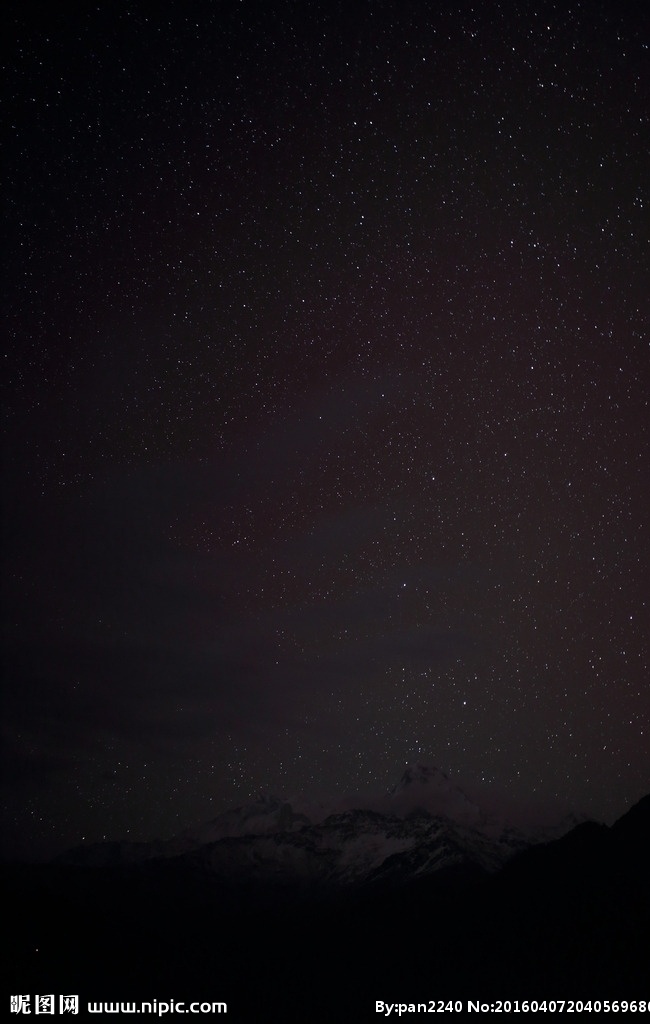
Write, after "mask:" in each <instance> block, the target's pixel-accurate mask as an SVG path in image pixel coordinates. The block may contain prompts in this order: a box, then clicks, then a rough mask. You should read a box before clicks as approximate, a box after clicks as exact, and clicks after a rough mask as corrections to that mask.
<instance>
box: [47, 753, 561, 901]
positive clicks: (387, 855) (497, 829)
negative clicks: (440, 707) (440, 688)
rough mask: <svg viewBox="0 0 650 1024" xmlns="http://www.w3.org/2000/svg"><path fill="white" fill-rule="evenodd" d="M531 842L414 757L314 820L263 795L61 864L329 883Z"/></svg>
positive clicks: (419, 868) (497, 862) (462, 860)
mask: <svg viewBox="0 0 650 1024" xmlns="http://www.w3.org/2000/svg"><path fill="white" fill-rule="evenodd" d="M319 817H320V816H319ZM568 827H569V826H567V828H568ZM532 841H533V840H532V838H531V837H530V836H529V835H527V834H526V833H525V832H523V831H521V830H519V829H517V828H515V827H514V826H511V825H508V824H505V823H502V822H495V821H494V820H493V819H488V818H487V817H485V816H484V815H483V814H482V813H481V811H480V809H479V808H478V807H477V806H476V805H475V804H473V803H472V802H471V801H470V800H469V799H468V798H467V796H466V795H465V794H464V793H463V791H462V790H461V789H460V788H459V787H457V786H456V785H454V784H453V783H452V782H451V781H450V780H449V778H448V777H447V776H446V775H445V774H444V772H442V771H440V770H439V769H438V768H434V767H429V766H426V765H422V764H415V765H411V766H409V767H408V768H407V769H406V771H405V772H404V774H403V775H402V778H401V779H400V780H399V782H398V783H397V785H396V786H394V787H393V789H392V790H391V791H390V793H389V794H387V796H386V797H385V798H383V800H381V801H380V802H379V804H378V806H376V807H375V808H372V809H370V808H353V809H349V810H345V811H342V812H341V811H339V812H334V813H329V814H327V813H326V812H323V816H322V818H321V820H319V821H317V822H313V821H310V819H309V818H308V817H307V816H306V815H305V814H302V813H299V812H296V811H295V810H294V809H293V808H292V806H291V805H290V804H289V803H287V802H283V801H282V800H279V799H278V798H276V797H270V796H266V797H260V798H259V799H258V800H257V801H256V802H255V803H253V804H251V805H248V806H244V807H239V808H236V809H234V810H231V811H227V812H225V813H224V814H221V815H219V816H218V817H217V818H215V819H213V820H212V821H209V822H206V823H205V824H202V825H200V826H198V827H195V828H192V829H186V830H185V831H183V832H181V833H180V834H179V835H177V836H175V837H173V838H172V839H169V840H166V841H157V842H153V843H115V842H114V843H98V844H94V845H86V846H80V847H77V848H75V849H74V850H71V851H68V852H67V853H65V854H63V855H61V856H59V857H58V858H57V863H59V864H68V865H73V864H74V865H77V866H82V865H85V866H95V867H97V866H111V865H112V866H120V865H128V864H138V863H143V862H147V861H155V860H160V859H167V860H172V859H173V860H176V861H178V863H179V866H180V865H183V866H184V867H185V868H187V869H191V870H197V869H200V870H201V871H202V872H209V873H210V874H211V875H212V876H213V877H214V878H215V879H216V878H220V879H228V880H230V881H231V882H237V883H238V884H242V885H245V884H255V885H259V884H270V883H273V884H281V885H283V886H291V885H295V886H298V887H300V888H304V887H307V888H312V889H323V888H327V889H331V888H345V887H349V886H359V885H366V884H378V883H382V884H397V883H403V882H404V881H405V880H408V879H415V878H420V877H423V876H426V875H429V874H432V873H434V872H437V871H441V870H442V869H445V868H450V867H459V866H469V865H472V866H474V867H476V868H480V869H481V870H483V871H488V872H491V871H495V870H496V869H497V868H499V867H500V866H501V865H502V864H504V863H505V862H506V861H507V860H508V859H509V858H510V857H512V856H513V854H514V853H516V852H517V851H518V850H521V849H524V848H525V847H527V846H529V845H530V844H531V842H532Z"/></svg>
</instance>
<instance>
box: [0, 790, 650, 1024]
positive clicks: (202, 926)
mask: <svg viewBox="0 0 650 1024" xmlns="http://www.w3.org/2000/svg"><path fill="white" fill-rule="evenodd" d="M423 774H424V779H422V773H420V772H419V771H418V772H411V773H410V774H409V773H408V772H407V773H406V775H408V778H407V779H405V780H404V786H402V787H399V785H398V787H397V788H398V791H401V790H402V789H404V788H407V789H408V787H410V785H411V784H413V785H415V786H416V792H417V788H418V787H419V786H420V785H423V786H424V787H425V789H426V787H427V786H428V785H429V783H431V784H432V785H433V790H434V792H435V791H436V789H437V788H438V785H439V784H440V788H442V790H443V792H444V791H445V787H446V784H445V783H444V780H441V779H440V778H439V776H438V774H437V773H435V772H432V773H431V772H428V771H427V772H425V773H423ZM418 779H419V780H420V781H417V780H418ZM450 796H451V798H452V799H453V801H454V803H455V802H456V800H458V799H459V798H458V797H457V794H453V793H452V794H450ZM387 803H388V804H389V805H390V803H391V799H390V795H389V797H387ZM460 806H461V808H462V806H463V804H462V801H461V802H460ZM284 807H285V805H284V804H283V803H282V802H281V801H274V800H272V799H270V798H265V799H264V800H259V801H256V802H255V803H253V804H252V805H250V807H248V808H239V809H238V810H237V811H236V812H232V814H230V815H229V816H226V817H225V818H223V819H222V816H220V817H219V819H214V820H213V821H212V822H211V823H208V824H207V825H206V826H205V827H203V826H202V827H200V828H199V829H196V830H193V831H192V832H190V833H184V834H182V836H183V842H185V843H190V844H193V843H195V842H196V841H198V838H199V837H204V836H205V835H206V834H210V829H213V830H216V832H217V833H219V830H220V829H222V828H227V829H229V830H230V831H231V833H233V834H230V835H227V836H221V838H217V839H215V840H214V841H212V842H207V843H203V844H202V845H201V844H199V845H194V846H193V848H192V849H188V850H186V851H185V852H183V853H180V854H179V853H176V854H170V855H165V856H160V855H158V854H156V853H155V852H154V851H156V850H159V849H160V845H161V844H139V846H138V852H137V855H136V854H134V853H133V851H131V853H124V851H122V853H123V855H122V856H121V854H120V851H121V844H114V847H113V848H112V853H111V858H112V859H113V864H112V865H109V864H108V863H107V857H106V851H105V850H104V853H103V854H102V856H103V857H104V862H103V866H97V864H98V861H97V860H95V863H94V865H93V866H90V863H91V861H90V859H89V861H88V863H87V864H86V865H85V866H80V865H79V863H75V864H70V863H68V864H64V863H58V864H48V865H23V866H20V865H14V866H10V865H5V866H4V868H3V870H2V872H0V876H1V877H2V879H3V882H4V886H5V888H4V891H3V894H2V901H3V909H4V911H5V914H6V917H7V920H8V921H10V922H11V943H10V946H9V949H8V953H7V957H6V960H7V962H6V964H5V965H4V966H5V975H6V977H7V982H8V985H9V986H10V987H9V989H8V991H10V992H64V991H65V992H78V993H80V994H81V997H82V998H84V997H87V998H89V999H94V1000H96V999H101V998H109V999H151V998H152V996H154V995H155V996H160V997H161V998H162V997H164V998H174V999H187V1000H193V999H206V1000H212V999H220V1000H221V999H223V1000H224V1001H227V1003H228V1012H229V1016H231V1017H232V1019H234V1020H237V1021H241V1022H251V1024H253V1022H254V1024H257V1022H259V1021H261V1020H268V1019H277V1020H282V1021H283V1022H285V1024H298V1022H300V1024H302V1022H304V1021H305V1020H308V1021H309V1022H310V1024H326V1022H331V1021H332V1020H336V1021H340V1022H342V1024H346V1022H350V1024H352V1022H354V1024H357V1022H358V1021H363V1020H366V1019H368V1018H369V1017H370V1016H371V1015H373V1014H374V1015H375V1016H376V1015H377V1011H376V1002H377V1000H386V1003H387V1004H391V1003H392V1001H393V1000H396V999H408V1000H411V999H413V1001H414V1002H416V1001H418V1000H419V1001H421V1000H424V1001H425V1005H426V1006H427V1007H429V1006H431V1005H435V1006H436V1007H437V1006H438V1000H442V1001H443V1004H444V1005H446V1004H447V1001H449V1000H451V1001H454V1002H455V1003H456V1002H457V1001H462V1002H463V1005H464V1006H466V1001H467V1000H468V999H472V1000H485V1001H487V1002H488V1003H490V1004H494V1005H495V1006H497V1005H502V1004H498V1001H500V1000H503V999H509V1000H516V999H518V1000H528V999H540V1000H543V999H549V1000H560V999H563V1000H576V999H580V1000H583V1002H584V1005H585V1006H586V1005H587V1003H586V1001H587V1000H604V999H609V1000H624V999H626V1000H630V999H636V1000H642V999H644V998H645V996H646V994H647V991H646V988H645V986H646V985H647V976H648V975H647V965H648V962H649V957H650V942H649V940H648V921H649V920H650V871H649V869H648V864H650V796H649V797H646V798H644V800H642V801H640V802H639V803H638V804H636V805H635V806H634V807H632V808H631V809H630V810H629V811H628V812H627V813H626V814H625V815H624V816H623V817H621V818H620V819H619V820H618V821H617V822H616V823H615V824H614V825H612V826H611V827H607V826H606V825H602V824H598V823H596V822H589V821H587V822H582V823H580V824H578V825H577V826H575V827H574V828H572V829H571V830H570V831H569V832H568V833H566V834H565V835H564V836H562V837H561V838H556V839H553V840H550V841H546V842H544V843H541V844H538V845H531V844H530V841H529V840H528V839H526V837H525V836H524V834H523V833H521V832H520V831H519V830H517V829H515V828H514V827H510V828H504V829H502V830H501V831H500V832H499V831H498V829H496V827H494V823H492V825H491V832H489V830H488V832H486V831H485V829H484V828H482V827H475V826H474V825H468V824H466V823H464V822H458V821H453V820H452V819H451V818H450V817H446V816H444V815H441V814H433V813H430V812H429V811H426V810H424V809H422V808H419V809H418V808H417V807H416V808H414V809H412V810H411V811H408V812H405V813H404V814H402V815H398V814H395V813H389V812H388V811H386V810H377V809H376V808H375V809H367V808H366V809H362V808H357V809H351V810H346V811H343V812H337V813H332V814H329V815H327V816H326V817H325V818H324V819H323V820H321V821H318V822H310V823H305V822H302V821H301V820H299V819H298V820H296V815H295V812H294V811H293V810H292V811H291V812H289V811H288V810H286V809H284V810H283V808H284ZM265 808H266V809H265ZM276 816H279V817H277V818H276ZM274 821H276V823H277V824H279V823H280V822H282V823H283V824H285V823H288V825H289V828H288V829H286V830H284V831H276V830H275V825H274V824H273V822H274ZM215 822H216V823H217V824H215ZM479 824H481V823H480V822H479ZM267 825H268V826H269V828H268V830H267V831H255V832H252V833H247V834H245V833H242V830H243V829H247V828H253V829H255V830H257V829H261V828H266V827H267ZM488 833H489V834H488ZM212 834H214V831H213V832H212ZM178 840H179V837H176V838H175V839H174V840H170V841H169V843H170V846H169V848H168V849H170V850H171V847H173V845H174V843H176V842H177V841H178ZM162 846H163V847H164V844H162ZM142 847H148V851H149V853H150V854H151V856H149V857H148V858H145V859H143V857H142V853H143V850H142ZM99 849H100V848H99V847H98V848H96V851H97V850H99ZM90 852H91V850H90V849H89V850H87V854H88V855H90ZM120 856H121V859H120ZM136 856H137V857H139V858H140V860H139V862H134V861H135V858H136ZM72 859H74V858H72ZM499 865H501V866H499ZM431 1000H434V1003H433V1004H432V1003H431V1002H430V1001H431ZM513 1005H514V1004H513ZM402 1012H404V1013H406V1012H407V1011H402ZM383 1015H385V1011H384V1014H383ZM395 1016H398V1014H397V1012H395Z"/></svg>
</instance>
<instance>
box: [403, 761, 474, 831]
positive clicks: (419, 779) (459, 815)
mask: <svg viewBox="0 0 650 1024" xmlns="http://www.w3.org/2000/svg"><path fill="white" fill-rule="evenodd" d="M389 800H390V805H391V810H392V812H393V813H397V814H408V813H411V812H412V811H415V810H424V811H427V813H429V814H433V815H441V816H444V817H446V818H451V819H452V820H453V821H456V822H462V823H464V824H470V823H472V824H476V823H478V822H479V821H480V819H481V812H480V810H479V808H478V807H477V806H476V804H473V803H472V802H471V800H469V799H468V797H467V796H465V794H464V793H463V791H462V789H460V787H458V786H456V785H455V784H454V783H453V782H451V781H450V780H449V778H448V777H447V775H445V773H444V772H443V771H441V770H440V768H435V767H433V766H430V765H424V764H419V763H416V764H412V765H409V766H408V767H407V768H406V771H405V772H404V774H403V775H402V777H401V779H400V781H399V782H398V783H397V785H396V786H395V787H394V788H393V789H392V791H391V794H390V797H389Z"/></svg>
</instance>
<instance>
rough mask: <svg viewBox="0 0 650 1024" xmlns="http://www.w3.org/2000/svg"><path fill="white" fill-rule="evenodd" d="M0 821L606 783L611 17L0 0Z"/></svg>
mask: <svg viewBox="0 0 650 1024" xmlns="http://www.w3.org/2000/svg"><path fill="white" fill-rule="evenodd" d="M10 7H11V9H10V12H9V14H8V15H7V16H6V27H5V30H4V33H3V35H4V38H5V40H10V42H11V46H10V53H11V56H10V59H9V60H8V61H7V64H6V66H5V87H4V89H3V92H4V94H5V97H6V103H5V108H6V114H7V115H8V116H7V119H6V120H7V123H8V124H9V125H10V126H11V131H10V135H9V141H8V146H7V153H6V161H5V167H6V170H7V176H6V178H7V181H6V184H5V188H4V199H5V228H4V231H3V234H4V242H5V244H4V247H3V248H4V252H3V281H4V299H3V304H2V305H3V321H4V329H3V335H4V337H5V339H6V341H5V345H4V353H3V356H4V370H5V372H4V374H3V379H4V400H3V469H2V471H3V481H4V483H3V495H4V497H3V509H2V528H3V542H2V551H3V555H2V559H3V573H2V576H3V600H2V608H3V652H4V653H3V665H4V668H3V675H4V696H3V714H2V719H3V744H2V757H3V768H2V806H3V831H4V832H5V847H4V849H5V853H7V852H8V853H9V855H20V856H45V855H48V854H50V853H53V852H56V851H58V850H60V849H63V848H65V847H68V846H71V845H73V844H75V843H78V842H80V841H82V839H85V840H86V841H91V840H92V841H96V840H99V839H102V838H104V837H105V838H110V839H114V838H123V837H129V838H133V839H147V838H152V837H165V836H169V835H171V834H173V833H174V832H176V831H179V830H180V829H181V828H182V827H185V826H187V825H189V824H192V823H193V822H195V821H201V820H205V819H208V818H209V817H211V816H214V815H215V814H217V813H218V812H219V811H221V810H224V809H225V808H227V807H230V806H234V805H236V804H238V803H242V802H245V801H248V800H250V799H251V798H252V797H254V795H255V794H256V793H258V792H260V791H264V792H268V791H270V792H273V793H278V794H280V795H283V796H285V797H288V798H290V799H291V798H296V797H299V796H300V795H306V796H309V797H311V798H318V799H320V798H324V797H325V796H327V795H333V794H339V795H341V794H344V793H350V792H355V791H360V792H363V791H366V790H367V791H370V790H373V791H376V792H382V791H385V790H386V789H387V788H388V787H389V786H391V785H392V784H394V783H395V782H396V781H397V779H398V778H399V776H400V775H401V773H402V771H403V770H404V766H405V764H406V763H409V762H413V761H415V760H418V761H422V762H425V763H428V764H435V765H438V766H439V767H440V768H442V769H443V770H444V771H446V772H447V773H448V774H449V775H450V777H451V778H452V779H453V780H454V781H457V782H459V783H460V784H461V785H464V786H465V787H466V789H467V791H468V793H469V794H470V795H471V796H472V797H473V798H476V799H478V800H479V802H480V800H481V794H484V795H486V794H488V793H489V794H492V797H491V798H494V799H495V800H496V803H497V804H499V802H501V803H502V804H503V805H504V806H505V805H506V804H507V805H519V806H527V807H532V806H539V807H542V806H545V807H547V808H548V807H551V808H558V811H559V809H562V811H564V810H565V809H566V808H568V807H573V808H575V809H576V810H579V811H584V812H586V813H590V814H594V815H596V816H598V817H601V818H604V819H605V820H611V819H612V818H613V817H616V816H618V815H620V814H621V813H623V812H624V811H625V809H626V808H627V807H628V806H629V805H630V804H631V803H632V802H633V801H635V800H637V799H639V798H640V797H641V796H642V795H643V794H644V793H645V792H647V791H648V790H649V789H650V674H649V663H648V580H649V578H650V573H649V568H648V550H649V545H648V539H649V529H648V507H650V467H649V464H648V450H649V449H648V439H649V432H650V412H649V408H648V396H649V382H650V359H649V353H648V312H649V309H650V300H649V297H648V281H647V270H648V227H649V221H648V195H647V192H648V182H650V161H649V160H648V141H649V138H650V133H649V130H648V128H649V126H648V118H649V112H650V67H649V58H650V54H649V50H648V44H649V42H650V32H649V31H648V30H649V29H650V18H649V12H648V10H647V8H646V5H644V4H639V3H633V2H625V0H616V2H614V0H597V2H592V0H588V2H587V0H582V2H578V0H564V2H559V0H558V2H544V0H518V2H514V0H512V2H511V0H503V2H500V0H495V2H490V3H483V2H479V0H475V2H473V3H470V2H462V0H461V2H458V0H440V2H424V0H420V2H416V0H399V2H397V0H346V2H343V0H327V2H325V0H323V2H321V0H293V2H288V0H285V2H279V0H264V2H262V0H213V2H201V0H198V2H196V0H187V2H185V3H180V2H179V3H157V4H155V5H154V4H151V5H149V4H145V3H125V2H119V0H118V2H117V3H111V4H108V3H101V2H100V3H99V4H98V5H88V6H84V5H82V6H81V8H80V9H79V8H78V9H76V10H74V11H73V10H71V9H70V8H68V7H66V5H65V4H64V5H53V6H52V7H51V8H45V7H42V6H40V5H36V4H35V3H33V2H32V0H27V2H26V3H21V4H13V5H10Z"/></svg>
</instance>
